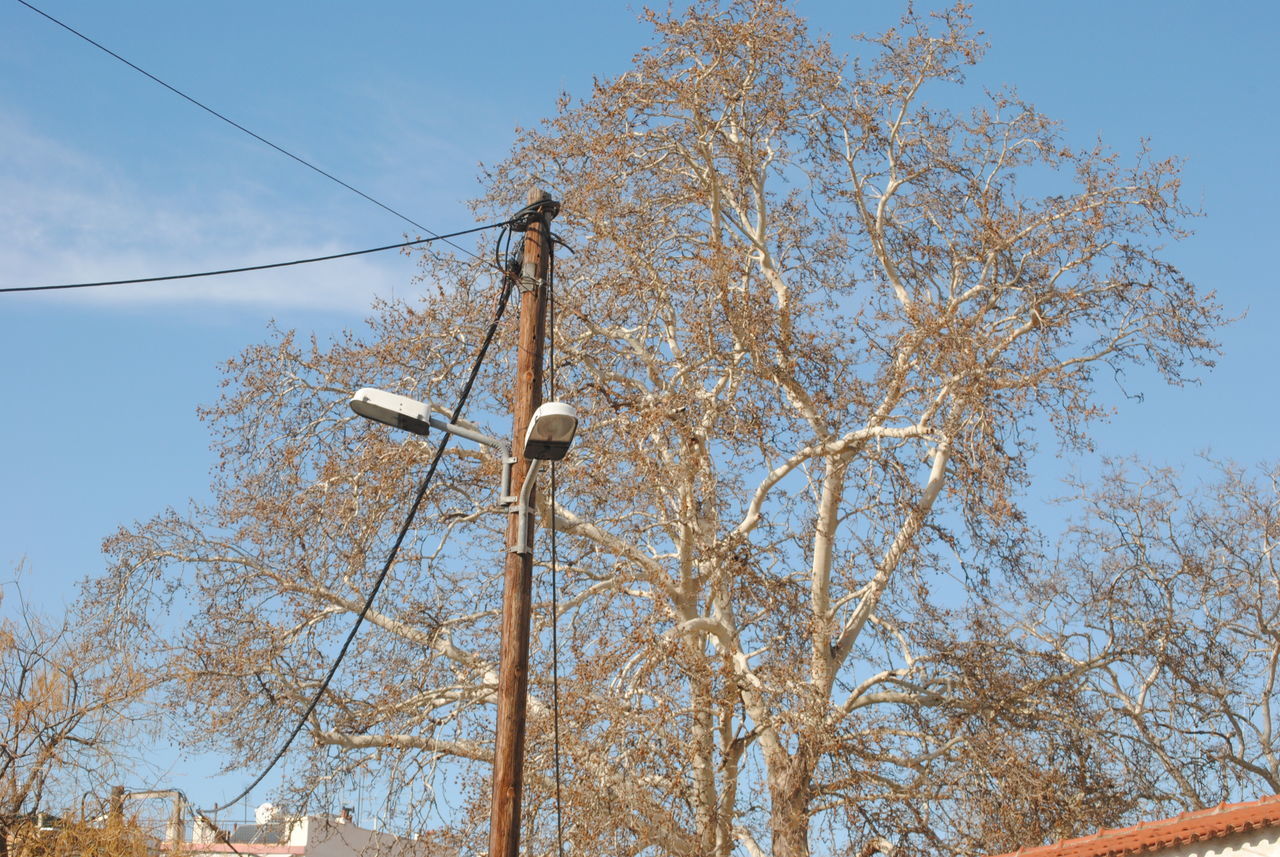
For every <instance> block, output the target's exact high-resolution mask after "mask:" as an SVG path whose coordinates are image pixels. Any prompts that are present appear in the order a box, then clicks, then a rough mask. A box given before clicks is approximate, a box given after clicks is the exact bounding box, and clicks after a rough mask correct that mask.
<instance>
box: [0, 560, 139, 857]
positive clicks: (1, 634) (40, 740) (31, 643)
mask: <svg viewBox="0 0 1280 857" xmlns="http://www.w3.org/2000/svg"><path fill="white" fill-rule="evenodd" d="M12 588H13V589H14V590H15V591H17V586H16V584H15V585H13V587H12ZM20 597H21V596H20V592H19V598H20ZM7 606H8V607H9V610H10V615H8V616H6V617H5V618H3V619H0V854H3V853H6V849H7V847H8V843H9V841H10V839H11V838H12V837H13V836H14V835H15V834H16V833H17V832H18V831H19V830H20V829H22V828H23V827H24V826H25V827H28V828H30V827H33V826H34V823H35V820H36V819H37V817H38V816H39V815H40V814H41V813H45V812H48V813H52V812H58V813H62V812H65V811H67V810H68V809H70V808H73V807H74V808H76V809H81V808H83V807H82V806H81V805H80V804H81V798H82V797H83V796H84V795H85V794H86V793H89V794H95V795H99V796H100V795H104V794H105V793H106V788H107V786H108V785H109V784H110V783H112V782H114V781H115V779H116V777H118V775H119V774H120V772H121V771H123V770H127V769H129V767H130V765H131V764H133V762H134V761H135V754H134V748H133V747H132V746H130V744H129V741H130V738H131V737H132V734H133V733H135V732H136V731H137V730H136V729H135V728H134V727H135V726H136V724H137V720H136V718H135V713H134V710H133V706H134V703H136V702H137V700H138V699H139V696H140V694H141V693H142V692H143V690H144V688H145V686H146V682H144V681H142V680H141V679H140V678H139V677H138V676H137V675H136V674H134V673H133V672H132V671H131V670H130V669H129V668H128V667H127V666H125V664H124V662H123V660H122V659H118V658H117V657H116V653H115V652H113V651H112V650H111V648H110V647H109V646H105V645H104V644H103V641H102V640H100V639H97V638H95V637H93V636H90V635H87V634H84V633H82V632H81V631H80V629H79V628H78V627H77V625H76V619H75V618H74V614H71V615H68V616H67V617H66V618H64V619H63V620H62V621H61V622H50V621H48V620H46V619H43V618H41V617H40V616H38V615H37V614H36V613H35V612H34V611H33V610H31V609H30V608H29V606H28V605H27V604H25V603H23V602H21V601H19V603H18V604H17V605H12V604H10V605H7Z"/></svg>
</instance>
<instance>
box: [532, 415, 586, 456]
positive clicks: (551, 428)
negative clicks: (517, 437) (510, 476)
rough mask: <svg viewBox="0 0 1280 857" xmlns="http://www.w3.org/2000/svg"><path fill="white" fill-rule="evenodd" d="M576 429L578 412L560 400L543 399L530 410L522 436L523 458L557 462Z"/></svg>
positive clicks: (570, 442)
mask: <svg viewBox="0 0 1280 857" xmlns="http://www.w3.org/2000/svg"><path fill="white" fill-rule="evenodd" d="M577 431H578V412H577V411H576V410H574V409H573V406H572V405H566V404H565V403H564V402H547V403H546V404H545V405H542V406H540V407H539V408H538V409H537V410H536V411H534V412H533V419H531V420H529V430H528V431H527V432H525V436H524V454H525V457H526V458H534V459H538V460H541V461H559V460H560V459H562V458H564V457H565V454H566V453H567V452H568V451H569V445H570V444H572V443H573V436H574V435H575V434H577Z"/></svg>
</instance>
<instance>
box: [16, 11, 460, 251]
mask: <svg viewBox="0 0 1280 857" xmlns="http://www.w3.org/2000/svg"><path fill="white" fill-rule="evenodd" d="M18 2H19V3H21V4H22V5H23V6H26V7H27V8H28V9H30V10H31V11H32V12H35V13H36V14H38V15H42V16H43V17H45V18H48V19H49V20H50V21H52V22H53V23H55V24H57V25H58V26H59V27H61V28H62V29H64V30H66V31H67V32H69V33H72V34H73V35H76V36H79V37H80V38H82V39H84V40H85V41H86V42H88V43H89V44H91V45H93V46H94V47H95V48H97V49H98V50H100V51H103V52H104V53H107V54H109V55H111V56H113V57H115V58H116V59H118V60H119V61H120V62H122V63H124V64H125V65H127V66H128V67H129V68H131V69H133V70H134V71H136V72H138V73H139V74H141V75H143V76H145V77H148V78H150V79H151V80H153V81H155V82H156V83H158V84H160V85H161V86H163V87H164V88H165V89H167V90H169V91H170V92H172V93H173V94H175V95H178V96H180V97H182V98H184V99H186V100H187V101H190V102H191V103H192V104H194V105H195V106H196V107H199V108H200V109H201V110H203V111H205V112H206V113H209V114H211V115H213V116H216V117H218V118H219V119H221V120H222V121H223V122H226V123H227V124H228V125H230V126H232V127H233V128H237V129H239V130H241V131H243V132H244V133H246V134H248V135H249V136H250V137H252V138H253V139H255V140H257V141H258V142H260V143H264V144H266V145H268V146H270V147H271V148H273V149H275V150H276V151H277V152H279V153H280V154H282V155H284V156H285V157H288V158H292V159H293V160H295V161H297V162H298V163H300V164H302V165H303V166H304V167H306V168H307V169H309V170H313V171H315V172H317V173H319V174H320V175H322V176H324V177H325V178H327V179H329V180H330V181H332V182H336V183H337V184H340V185H342V186H343V187H345V188H346V189H347V190H349V191H351V192H352V193H354V194H356V195H357V196H360V197H363V198H364V199H367V200H368V201H369V202H372V203H373V204H374V205H376V206H378V207H379V208H381V209H383V210H384V211H387V212H389V213H391V214H394V215H395V216H396V217H398V218H400V219H401V220H403V221H404V222H405V223H408V224H409V225H410V226H415V227H417V228H418V229H421V230H422V231H423V232H425V233H427V234H428V235H430V236H432V237H435V238H447V237H448V236H440V235H436V233H434V232H432V231H431V230H430V229H428V228H427V227H425V226H423V225H422V224H421V223H418V222H417V221H416V220H413V219H411V218H410V217H408V216H407V215H404V214H401V213H400V212H398V211H396V210H395V209H394V208H392V207H391V206H389V205H386V204H385V203H382V202H379V201H378V200H376V199H374V198H373V197H371V196H369V194H367V193H365V192H364V191H362V190H360V189H359V188H355V187H352V186H351V185H349V184H347V183H346V182H344V181H343V180H342V179H340V178H338V177H337V176H335V175H332V174H331V173H327V172H325V171H324V170H322V169H320V168H319V167H317V166H316V165H315V164H313V163H311V162H310V161H308V160H305V159H304V158H300V157H299V156H297V155H295V154H294V153H293V152H290V151H289V150H288V149H285V148H283V147H281V146H277V145H276V144H275V143H273V142H271V141H270V140H268V139H267V138H266V137H263V136H262V135H260V134H255V133H254V132H253V131H250V130H249V129H248V128H246V127H244V126H243V125H241V124H240V123H239V122H236V121H234V120H233V119H229V118H228V117H226V116H224V115H222V114H221V113H219V112H218V111H216V110H214V109H213V108H212V107H209V106H208V105H206V104H203V103H201V102H199V101H197V100H196V99H194V98H192V97H191V96H190V95H187V94H186V93H185V92H183V91H182V90H180V89H178V88H177V87H175V86H170V85H169V84H168V83H165V82H164V81H163V80H161V79H160V78H158V77H156V76H155V75H154V74H152V73H151V72H149V71H147V70H146V69H144V68H141V67H139V66H137V65H135V64H133V63H131V62H129V60H127V59H125V58H124V57H122V56H120V54H118V53H116V52H115V51H113V50H111V49H110V48H108V47H106V46H105V45H102V44H100V43H98V42H95V41H94V40H93V39H91V38H89V37H88V36H86V35H85V34H84V33H82V32H80V31H79V30H77V29H75V28H74V27H72V26H71V25H69V24H64V23H63V22H62V21H59V20H58V19H57V18H55V17H53V16H52V15H50V14H49V13H48V12H45V11H44V10H43V9H39V8H37V7H36V6H33V5H32V4H31V3H28V2H27V0H18ZM446 243H448V244H449V245H450V246H452V247H454V248H455V249H457V250H461V251H462V252H463V253H466V254H468V255H470V256H474V255H475V254H474V253H472V252H471V251H470V250H468V249H466V248H465V247H459V246H458V245H457V244H454V243H453V242H451V241H449V242H446Z"/></svg>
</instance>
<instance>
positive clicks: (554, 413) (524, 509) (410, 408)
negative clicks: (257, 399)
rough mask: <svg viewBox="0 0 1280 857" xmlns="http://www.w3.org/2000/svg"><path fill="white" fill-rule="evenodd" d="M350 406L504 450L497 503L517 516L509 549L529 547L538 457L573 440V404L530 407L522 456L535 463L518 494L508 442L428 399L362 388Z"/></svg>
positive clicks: (550, 455)
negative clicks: (436, 409)
mask: <svg viewBox="0 0 1280 857" xmlns="http://www.w3.org/2000/svg"><path fill="white" fill-rule="evenodd" d="M350 405H351V410H353V411H355V412H356V413H357V414H359V415H360V416H362V417H364V418H365V419H369V420H373V421H374V422H379V423H383V424H384V425H389V426H392V427H394V428H398V429H403V430H404V431H407V432H412V433H413V434H419V435H425V434H428V433H429V432H430V431H431V429H433V428H434V429H439V430H440V431H444V432H448V433H449V434H452V435H457V436H458V437H461V438H466V439H467V440H470V441H474V442H475V443H479V444H483V445H484V446H488V447H492V448H493V449H496V450H498V451H499V452H500V453H501V454H502V496H501V498H500V500H499V502H500V503H501V504H502V505H504V506H506V507H508V508H509V509H510V510H511V513H512V514H516V515H519V516H520V528H519V536H518V538H517V540H516V544H515V545H514V546H513V547H512V548H511V549H510V551H511V553H518V554H528V553H531V552H532V548H531V547H530V545H529V497H530V495H531V494H532V493H533V483H534V480H535V479H536V477H537V475H538V471H539V470H541V469H542V462H544V461H559V460H560V459H562V458H564V457H565V455H566V454H567V453H568V452H569V447H570V446H571V445H572V444H573V438H574V436H575V435H576V434H577V432H578V412H577V411H576V410H574V408H573V406H572V405H567V404H565V403H564V402H547V403H546V404H543V405H540V406H539V407H538V409H537V410H536V411H534V412H533V419H531V420H530V421H529V429H528V431H526V432H525V436H524V455H525V458H528V459H531V460H532V461H533V466H532V467H530V468H529V472H528V473H526V474H525V478H524V483H523V484H522V485H521V486H520V491H519V493H518V494H512V493H511V468H512V467H513V466H514V465H515V463H516V460H515V457H514V456H513V455H512V454H511V447H510V446H509V445H508V444H507V442H506V441H504V440H501V439H500V438H496V437H493V436H492V435H487V434H485V433H484V432H482V431H480V429H479V428H477V427H476V426H474V425H472V424H470V423H466V424H462V423H451V422H446V421H445V420H443V419H441V418H440V417H438V416H435V415H434V414H433V413H432V407H431V403H430V402H419V401H418V400H417V399H410V398H409V397H408V396H401V395H399V394H397V393H388V392H387V391H386V390H378V389H374V388H373V387H361V388H360V389H359V390H357V391H356V392H355V395H353V396H352V397H351V402H350Z"/></svg>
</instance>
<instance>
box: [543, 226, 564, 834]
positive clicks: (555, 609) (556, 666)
mask: <svg viewBox="0 0 1280 857" xmlns="http://www.w3.org/2000/svg"><path fill="white" fill-rule="evenodd" d="M543 232H544V234H545V235H547V242H546V246H545V248H544V249H543V252H545V253H546V254H547V311H548V312H547V314H548V315H549V316H550V318H549V319H548V320H547V330H548V333H549V335H548V337H547V340H548V341H547V352H548V358H549V359H548V361H547V362H548V364H549V366H548V368H549V369H550V370H551V371H550V372H549V374H550V376H551V382H550V388H551V401H553V402H554V401H555V400H556V276H555V271H556V264H555V258H556V257H555V253H554V250H555V248H554V246H553V244H552V241H551V239H550V232H551V224H550V222H547V223H546V229H545V230H543ZM557 464H559V462H557V461H552V462H551V734H552V747H553V756H554V760H555V777H556V853H557V854H559V855H560V857H564V819H563V817H562V812H561V797H560V638H559V633H558V630H557V629H558V627H559V625H560V594H559V589H560V586H559V581H558V580H557V577H558V575H557V569H558V566H559V557H558V556H557V553H556V465H557Z"/></svg>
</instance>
